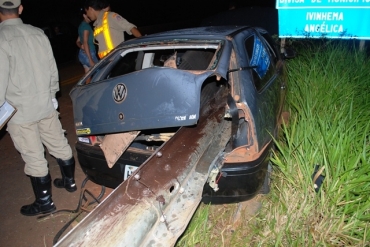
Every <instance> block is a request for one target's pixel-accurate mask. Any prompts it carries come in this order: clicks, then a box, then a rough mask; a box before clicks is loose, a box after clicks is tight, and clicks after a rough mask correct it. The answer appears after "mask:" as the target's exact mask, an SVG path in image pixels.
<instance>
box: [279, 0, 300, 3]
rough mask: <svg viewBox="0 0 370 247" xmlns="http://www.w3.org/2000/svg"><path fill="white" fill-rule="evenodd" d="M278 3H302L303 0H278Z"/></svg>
mask: <svg viewBox="0 0 370 247" xmlns="http://www.w3.org/2000/svg"><path fill="white" fill-rule="evenodd" d="M279 2H280V3H304V0H279Z"/></svg>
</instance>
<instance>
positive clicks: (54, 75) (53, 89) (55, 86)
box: [44, 35, 59, 99]
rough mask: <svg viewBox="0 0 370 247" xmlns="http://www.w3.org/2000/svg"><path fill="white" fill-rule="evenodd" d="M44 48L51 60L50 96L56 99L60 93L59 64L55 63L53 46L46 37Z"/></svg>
mask: <svg viewBox="0 0 370 247" xmlns="http://www.w3.org/2000/svg"><path fill="white" fill-rule="evenodd" d="M44 47H45V52H46V54H45V56H47V57H48V59H49V71H50V96H51V98H52V99H53V98H54V99H55V95H56V93H57V92H58V91H59V74H58V68H57V64H56V62H55V58H54V54H53V50H52V48H51V44H50V41H49V39H48V38H47V37H46V35H45V38H44Z"/></svg>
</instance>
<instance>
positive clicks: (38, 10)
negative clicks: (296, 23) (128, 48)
mask: <svg viewBox="0 0 370 247" xmlns="http://www.w3.org/2000/svg"><path fill="white" fill-rule="evenodd" d="M230 2H231V1H229V0H182V1H181V0H180V1H173V0H172V1H170V0H161V1H150V0H149V1H148V0H130V1H127V0H126V1H125V0H111V1H110V4H111V9H112V11H114V12H117V13H119V14H120V15H122V16H123V17H124V18H126V19H127V20H128V21H129V22H132V23H134V24H135V25H137V26H138V27H140V26H150V25H159V24H164V23H170V22H178V21H188V20H194V19H202V18H204V17H207V16H210V15H213V14H216V13H218V12H221V11H224V10H227V9H228V5H229V3H230ZM233 2H235V4H236V5H237V6H238V7H243V6H268V7H274V6H275V0H239V1H233ZM83 3H84V0H22V4H23V6H24V11H23V14H22V16H21V18H22V19H23V21H24V22H25V23H28V24H32V25H35V26H39V27H42V26H44V25H46V24H47V23H50V22H69V23H71V24H72V25H75V26H76V27H77V26H78V24H79V22H80V21H81V15H80V9H81V7H82V6H83Z"/></svg>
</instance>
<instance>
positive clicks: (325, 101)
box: [176, 40, 370, 246]
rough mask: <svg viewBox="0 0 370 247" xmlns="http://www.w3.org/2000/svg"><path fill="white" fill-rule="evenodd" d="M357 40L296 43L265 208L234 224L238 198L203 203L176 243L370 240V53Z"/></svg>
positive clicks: (350, 242) (347, 243)
mask: <svg viewBox="0 0 370 247" xmlns="http://www.w3.org/2000/svg"><path fill="white" fill-rule="evenodd" d="M350 43H351V42H340V41H328V40H324V41H320V42H311V41H309V40H308V41H307V40H305V41H295V43H293V47H294V48H295V49H296V50H297V52H298V55H297V57H296V58H294V59H292V60H289V61H287V69H288V73H287V74H288V82H289V86H288V94H287V98H286V106H285V109H286V110H287V111H288V112H289V113H290V120H289V123H287V124H286V125H283V126H282V129H281V132H280V137H279V139H278V140H276V141H275V144H276V149H275V151H274V155H273V157H272V159H271V161H272V163H273V171H272V175H271V179H272V182H271V192H270V193H269V194H268V195H265V196H260V197H259V198H260V201H261V203H262V208H261V209H260V210H259V211H258V213H256V214H255V215H254V216H253V217H250V215H248V214H247V213H246V212H244V211H243V212H242V223H241V224H240V225H238V227H237V228H236V229H233V231H231V230H230V229H231V227H230V226H231V225H232V218H233V217H232V215H233V214H234V212H235V210H236V208H237V206H236V204H230V205H211V206H209V205H204V204H201V205H200V206H199V208H198V210H197V211H196V214H195V215H194V217H193V219H192V221H191V222H190V223H189V226H188V228H187V230H186V231H185V233H184V234H183V236H182V237H181V238H180V239H179V241H178V243H177V245H176V246H370V58H369V57H368V56H367V55H366V54H365V53H364V52H359V51H358V50H357V49H356V47H351V45H350ZM316 178H318V179H323V182H322V184H321V185H320V184H319V186H318V187H316V188H317V191H315V183H314V182H313V180H315V181H316V183H317V181H319V180H316ZM246 211H247V210H246Z"/></svg>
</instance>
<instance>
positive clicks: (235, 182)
mask: <svg viewBox="0 0 370 247" xmlns="http://www.w3.org/2000/svg"><path fill="white" fill-rule="evenodd" d="M270 152H271V149H270V148H266V149H265V152H263V153H262V155H261V156H260V157H259V158H258V159H256V160H254V161H251V162H246V163H225V164H224V166H223V167H222V169H221V175H220V174H218V176H217V178H219V180H218V187H219V190H218V191H217V192H215V191H214V190H213V189H212V188H211V187H210V186H209V184H208V183H206V184H205V185H204V188H203V199H202V201H203V202H204V203H214V204H221V203H237V202H241V201H246V200H249V199H251V198H253V197H254V196H256V195H257V194H259V192H260V190H261V188H262V185H263V183H264V181H265V177H266V174H267V169H268V163H269V158H270Z"/></svg>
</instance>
